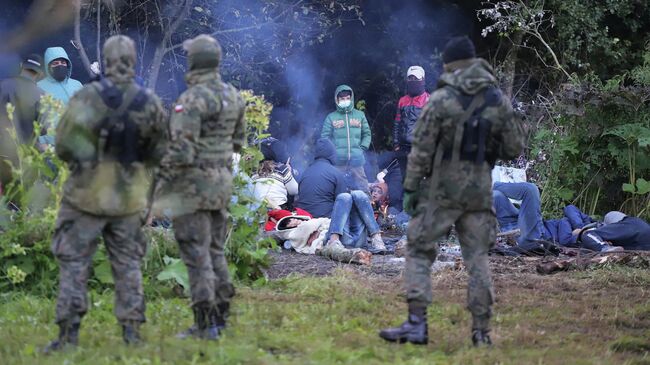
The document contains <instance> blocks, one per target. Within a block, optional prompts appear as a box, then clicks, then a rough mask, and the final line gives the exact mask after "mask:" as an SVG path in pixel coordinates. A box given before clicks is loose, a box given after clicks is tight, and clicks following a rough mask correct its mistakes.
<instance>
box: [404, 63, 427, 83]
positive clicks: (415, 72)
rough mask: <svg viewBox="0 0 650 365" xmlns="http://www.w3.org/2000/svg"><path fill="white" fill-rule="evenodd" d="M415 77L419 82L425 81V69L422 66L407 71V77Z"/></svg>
mask: <svg viewBox="0 0 650 365" xmlns="http://www.w3.org/2000/svg"><path fill="white" fill-rule="evenodd" d="M411 75H413V76H415V77H416V78H417V79H418V80H422V79H424V69H423V68H422V67H420V66H411V67H409V69H408V71H406V77H409V76H411Z"/></svg>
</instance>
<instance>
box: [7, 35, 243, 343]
mask: <svg viewBox="0 0 650 365" xmlns="http://www.w3.org/2000/svg"><path fill="white" fill-rule="evenodd" d="M183 47H184V49H185V50H186V51H187V58H188V71H187V74H186V81H187V86H188V88H187V90H186V91H185V92H184V93H183V94H182V95H181V96H180V97H179V99H178V100H177V101H176V103H175V105H174V107H173V109H172V110H171V111H167V110H165V108H164V107H163V104H162V102H161V100H160V98H159V97H158V96H157V95H156V94H155V93H154V92H153V91H151V90H148V89H145V88H143V87H141V86H140V85H139V84H138V83H137V82H136V80H135V68H134V67H135V63H136V59H137V57H136V49H135V43H134V42H133V40H132V39H130V38H129V37H127V36H123V35H117V36H112V37H110V38H109V39H107V40H106V42H105V43H104V47H103V66H104V67H103V70H102V71H103V72H102V74H103V75H102V77H100V78H99V79H98V80H97V81H93V82H91V83H89V84H86V85H84V86H82V85H81V84H80V83H79V82H77V81H75V80H73V79H71V78H70V75H71V63H70V60H69V58H68V57H67V55H66V54H65V51H63V49H62V48H60V47H54V48H49V49H48V50H47V51H46V52H45V61H42V60H41V59H40V58H39V57H38V56H35V55H33V56H30V57H28V58H26V59H25V60H24V61H23V62H22V66H21V68H22V70H21V71H20V75H19V76H17V77H15V78H13V79H9V80H6V81H3V82H2V84H1V85H0V90H2V92H1V94H2V97H3V99H2V102H3V105H4V102H11V103H12V104H14V105H15V106H16V109H15V112H14V115H13V117H14V118H13V119H14V123H13V125H12V124H7V125H5V124H3V125H2V130H1V133H0V135H2V136H3V138H4V137H6V136H7V134H10V133H9V132H8V130H10V129H11V128H12V127H14V126H15V130H17V134H18V136H19V137H20V138H19V143H38V142H37V141H36V137H50V134H48V133H46V132H44V131H33V130H29V126H30V125H33V121H34V120H38V103H39V98H40V96H42V95H43V94H50V95H52V97H53V98H55V99H57V100H59V101H61V102H62V103H63V104H64V112H63V114H62V115H61V117H60V120H59V121H58V125H57V126H56V133H53V134H51V136H52V137H53V138H52V139H51V140H49V141H48V140H47V139H48V138H46V139H45V140H44V141H43V142H44V143H51V144H52V145H53V146H54V149H55V153H56V154H57V156H58V157H59V158H60V159H61V160H62V161H64V162H66V163H67V165H68V167H69V170H70V175H69V177H68V179H67V180H66V181H65V184H64V191H63V197H62V201H61V206H60V210H59V212H58V216H57V220H56V224H55V231H54V235H53V239H52V252H53V254H54V256H55V258H56V259H57V262H58V264H59V293H58V297H57V304H56V322H57V324H58V326H59V335H58V337H57V338H56V339H55V340H53V341H52V342H51V343H50V344H48V345H47V346H46V348H45V351H46V352H51V351H57V350H61V349H62V348H64V347H67V346H74V345H76V344H77V342H78V337H79V329H80V325H81V322H82V318H83V317H84V315H85V314H86V312H87V310H88V299H87V288H86V285H87V281H88V279H89V276H90V273H91V268H92V257H93V255H94V253H95V252H96V250H97V245H98V243H99V242H100V241H99V240H98V238H99V237H103V239H104V243H105V246H106V250H107V252H108V256H109V260H110V264H111V268H112V272H113V276H114V281H115V315H116V317H117V319H118V322H119V324H120V325H121V327H122V335H123V339H124V341H125V343H127V344H133V343H137V342H139V341H140V330H139V328H140V325H141V324H142V323H144V322H145V298H144V291H143V286H142V285H143V284H142V274H141V268H140V266H141V262H142V259H143V257H144V255H145V251H146V247H147V242H146V239H145V237H144V234H143V231H142V226H143V225H144V224H146V222H147V221H148V218H149V215H150V213H151V204H152V202H153V201H154V200H155V201H156V203H158V204H160V206H161V207H163V208H162V209H164V210H165V212H166V213H167V214H169V217H170V218H171V219H172V221H173V225H174V235H175V238H176V240H177V241H178V244H179V249H180V252H181V256H182V259H183V260H184V262H185V264H186V266H187V268H188V273H189V278H190V285H191V288H190V289H191V294H192V298H191V299H192V310H193V313H194V324H193V325H192V326H191V327H190V328H188V329H187V330H186V331H184V332H182V333H180V334H179V337H188V336H192V337H198V338H203V339H217V338H218V337H219V333H220V331H221V330H222V329H223V328H224V327H225V325H226V318H227V316H228V313H229V307H230V300H231V298H232V297H233V295H234V294H235V291H234V286H233V285H232V283H231V281H230V278H229V274H228V265H227V262H226V259H225V256H224V244H225V236H226V232H227V224H228V213H227V207H228V203H229V201H230V197H231V194H232V192H231V190H232V188H231V187H232V172H231V161H232V156H233V153H235V152H238V151H239V150H240V149H241V148H242V146H244V145H245V144H246V125H245V123H246V122H245V120H244V109H245V103H244V101H243V98H242V97H241V95H240V93H239V91H238V90H237V89H235V88H234V87H233V86H231V85H230V84H227V83H224V82H222V81H221V77H220V74H219V64H220V60H221V48H220V46H219V44H218V42H217V41H216V40H215V39H214V38H212V37H210V36H207V35H200V36H198V37H196V38H194V39H189V40H187V41H186V42H185V43H184V44H183ZM43 63H45V64H43ZM42 75H44V78H42V77H43V76H42ZM39 78H42V79H41V81H38V83H37V80H38V79H39ZM25 104H29V105H28V107H25ZM3 109H4V108H3ZM3 112H4V111H3ZM9 119H11V118H8V117H7V115H6V113H5V114H4V115H3V116H2V120H3V123H6V122H7V120H9ZM9 146H13V150H14V151H13V153H14V154H15V153H16V151H15V149H16V144H15V143H6V144H5V143H4V140H3V143H2V147H3V148H5V149H7V150H9V149H10V148H9ZM6 156H7V155H4V154H3V156H2V157H3V160H4V161H5V163H6V164H5V165H3V166H2V170H3V172H6V171H7V170H9V171H10V166H11V161H9V162H7V160H6ZM151 171H156V176H155V178H154V180H155V181H156V183H155V184H151V176H150V172H151ZM9 175H10V174H9ZM3 182H4V181H3ZM152 185H153V186H152Z"/></svg>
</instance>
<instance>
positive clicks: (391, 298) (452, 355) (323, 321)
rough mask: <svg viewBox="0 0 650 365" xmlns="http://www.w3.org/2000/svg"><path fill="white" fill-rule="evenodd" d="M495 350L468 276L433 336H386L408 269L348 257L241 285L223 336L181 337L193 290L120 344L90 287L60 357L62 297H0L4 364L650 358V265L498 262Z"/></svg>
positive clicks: (444, 277)
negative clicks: (46, 351) (481, 333)
mask: <svg viewBox="0 0 650 365" xmlns="http://www.w3.org/2000/svg"><path fill="white" fill-rule="evenodd" d="M495 271H496V272H497V273H496V274H495V283H496V292H497V296H498V302H497V304H496V306H495V313H496V315H495V318H494V326H493V327H494V328H493V335H492V338H493V341H494V342H495V347H494V348H491V349H474V348H472V347H471V346H470V340H469V321H470V319H469V314H468V313H467V312H466V311H465V310H464V300H465V281H466V275H465V273H464V272H463V271H462V270H452V269H449V270H445V271H442V272H440V273H437V274H435V275H434V276H433V281H434V287H435V289H436V293H435V295H436V300H435V303H434V305H433V306H432V307H431V309H430V311H429V312H430V313H429V333H430V343H429V345H428V346H422V347H418V346H413V345H396V344H388V343H384V342H383V341H382V340H380V339H379V338H378V337H377V332H378V330H379V329H380V328H382V327H385V326H388V325H394V324H398V323H400V322H401V321H402V320H403V319H404V317H405V314H404V313H405V304H404V300H403V294H402V290H401V278H400V277H392V278H388V277H385V276H380V275H375V274H372V273H364V272H361V271H359V270H355V269H354V268H345V267H341V268H339V269H337V270H336V271H335V272H334V273H333V275H330V276H325V277H300V276H289V277H287V278H284V279H280V280H277V281H273V282H271V283H270V284H269V285H266V286H264V287H260V288H248V287H240V288H238V295H237V297H236V303H235V313H234V315H233V318H232V322H231V326H230V327H229V328H228V329H227V330H226V332H225V335H224V336H223V338H222V339H221V340H220V341H218V342H204V341H197V340H177V339H175V338H174V334H175V333H176V332H178V331H180V330H182V329H184V328H185V327H186V326H188V325H189V324H190V322H191V315H190V310H189V309H188V307H187V301H186V300H185V299H178V298H158V299H154V300H151V301H149V303H148V307H147V316H148V322H147V324H146V325H145V326H144V328H143V331H144V336H145V338H146V343H145V344H144V345H142V346H139V347H136V348H131V347H126V346H124V345H123V344H122V342H121V337H120V331H119V329H118V327H117V325H116V322H115V319H114V318H113V314H112V293H110V292H107V293H93V295H92V296H91V303H92V305H91V310H90V312H89V314H88V315H87V316H86V319H85V321H84V322H83V324H82V330H81V340H80V347H79V348H78V349H77V350H72V351H68V352H65V353H61V354H55V355H52V356H44V355H42V354H41V353H40V348H41V347H42V346H43V345H44V344H46V343H47V342H48V340H50V339H51V338H53V337H54V336H55V335H56V332H57V328H56V326H55V325H54V324H53V312H54V302H53V300H52V299H43V298H36V297H31V296H26V295H23V294H16V293H4V294H2V295H1V296H0V306H1V308H2V310H1V312H0V363H1V364H30V365H31V364H92V365H101V364H207V363H213V364H650V353H649V352H650V292H649V290H650V271H648V270H641V269H631V268H621V267H610V268H605V269H598V270H589V271H580V272H565V273H560V274H557V275H553V276H540V275H537V274H535V273H534V272H532V270H520V271H519V272H514V273H513V272H503V270H500V269H498V268H497V269H495Z"/></svg>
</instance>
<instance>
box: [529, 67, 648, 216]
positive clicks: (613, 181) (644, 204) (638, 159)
mask: <svg viewBox="0 0 650 365" xmlns="http://www.w3.org/2000/svg"><path fill="white" fill-rule="evenodd" d="M646 65H647V64H646ZM648 69H650V67H648ZM637 70H638V72H641V73H642V72H646V71H647V70H646V69H644V68H638V69H637ZM627 80H628V78H627V76H626V75H623V76H618V77H614V78H612V79H610V80H606V81H605V82H600V81H599V80H598V79H597V78H595V79H594V78H590V79H588V80H585V81H583V82H582V83H580V84H577V85H573V86H565V88H564V92H563V93H562V94H561V95H560V98H561V99H559V100H560V102H559V103H558V104H556V105H554V106H553V111H552V112H553V114H554V115H556V117H555V118H554V119H553V124H551V125H550V126H547V127H542V128H541V129H539V130H538V131H537V133H536V135H535V137H534V138H533V141H532V146H533V150H532V153H533V155H539V154H542V155H545V156H546V157H547V161H546V162H545V163H542V164H538V165H537V167H536V168H537V172H538V173H540V175H541V176H543V179H542V181H541V184H540V185H541V186H542V188H543V193H542V206H543V209H544V211H545V212H547V213H549V214H548V215H556V214H557V213H556V212H558V211H560V209H561V208H562V207H563V206H564V205H566V204H569V203H573V204H577V205H578V206H579V207H580V208H582V209H583V210H584V211H585V212H587V213H589V214H592V215H593V214H595V213H599V214H604V212H606V211H608V210H623V211H626V212H627V213H628V214H631V215H640V216H644V217H646V218H647V217H650V214H649V213H650V211H649V209H648V207H649V204H650V187H649V186H648V182H647V178H648V177H650V159H648V158H647V156H648V154H649V153H650V105H648V102H647V101H648V100H650V89H648V85H640V84H637V85H631V86H626V81H627Z"/></svg>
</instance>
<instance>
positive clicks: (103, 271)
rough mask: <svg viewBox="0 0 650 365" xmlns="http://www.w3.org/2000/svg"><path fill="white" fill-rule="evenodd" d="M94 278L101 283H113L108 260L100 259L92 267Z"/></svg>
mask: <svg viewBox="0 0 650 365" xmlns="http://www.w3.org/2000/svg"><path fill="white" fill-rule="evenodd" d="M93 270H94V272H95V278H97V280H99V282H100V283H102V284H113V274H112V272H111V263H110V262H109V261H108V260H102V261H100V263H99V265H97V266H95V267H94V268H93Z"/></svg>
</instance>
